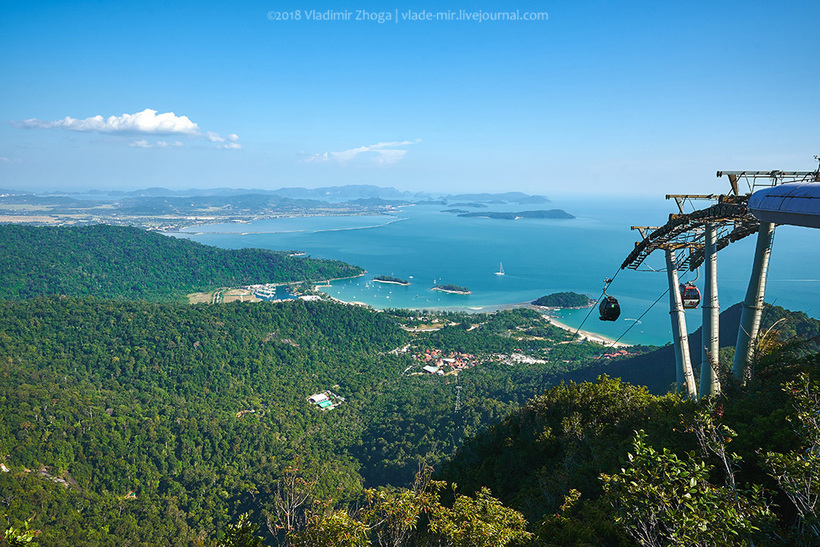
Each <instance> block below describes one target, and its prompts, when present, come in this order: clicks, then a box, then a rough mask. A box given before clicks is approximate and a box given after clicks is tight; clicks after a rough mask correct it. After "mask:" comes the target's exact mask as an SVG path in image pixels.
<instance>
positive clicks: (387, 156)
mask: <svg viewBox="0 0 820 547" xmlns="http://www.w3.org/2000/svg"><path fill="white" fill-rule="evenodd" d="M420 142H421V139H416V140H414V141H394V142H380V143H377V144H369V145H367V146H359V147H357V148H351V149H350V150H344V151H342V152H325V153H323V154H314V155H312V156H310V157H308V158H307V159H306V160H305V161H306V162H308V163H324V162H329V161H336V162H339V163H341V164H346V163H348V162H350V161H352V160H353V159H355V158H356V157H358V156H361V155H362V154H364V155H365V157H370V158H371V160H372V161H373V162H374V163H376V164H378V165H389V164H392V163H396V162H397V161H399V160H400V159H402V158H403V157H404V155H405V154H407V150H405V149H404V148H401V147H405V146H409V145H411V144H417V143H420Z"/></svg>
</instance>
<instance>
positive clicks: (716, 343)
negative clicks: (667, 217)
mask: <svg viewBox="0 0 820 547" xmlns="http://www.w3.org/2000/svg"><path fill="white" fill-rule="evenodd" d="M704 266H705V268H704V271H705V274H706V280H705V282H704V285H703V304H702V308H703V322H702V325H701V330H700V332H701V344H700V345H701V349H702V358H701V361H700V363H701V364H700V392H699V393H700V396H701V397H709V396H710V395H717V394H719V393H720V379H719V378H718V374H717V372H718V364H719V363H718V353H719V351H720V326H719V325H720V304H719V303H718V282H717V227H716V226H715V225H714V224H707V225H706V248H705V253H704Z"/></svg>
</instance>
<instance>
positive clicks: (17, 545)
mask: <svg viewBox="0 0 820 547" xmlns="http://www.w3.org/2000/svg"><path fill="white" fill-rule="evenodd" d="M32 519H34V517H29V518H28V519H26V521H25V522H23V525H22V527H20V528H17V527H15V526H9V527H8V528H6V531H5V533H4V534H3V538H0V539H5V540H6V542H7V543H8V544H9V547H26V546H34V545H37V542H36V541H34V538H36V537H37V536H38V535H40V530H32V529H31V521H32Z"/></svg>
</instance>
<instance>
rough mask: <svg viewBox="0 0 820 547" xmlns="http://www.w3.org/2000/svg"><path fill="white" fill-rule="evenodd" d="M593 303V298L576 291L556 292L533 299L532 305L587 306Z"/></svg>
mask: <svg viewBox="0 0 820 547" xmlns="http://www.w3.org/2000/svg"><path fill="white" fill-rule="evenodd" d="M593 304H595V301H594V300H593V299H591V298H590V297H588V296H587V295H585V294H578V293H577V292H556V293H552V294H549V295H547V296H542V297H541V298H539V299H538V300H534V301H533V305H535V306H544V307H547V308H588V307H590V306H592V305H593Z"/></svg>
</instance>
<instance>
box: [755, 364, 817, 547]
mask: <svg viewBox="0 0 820 547" xmlns="http://www.w3.org/2000/svg"><path fill="white" fill-rule="evenodd" d="M783 389H784V391H785V392H786V393H790V394H791V395H792V398H793V401H792V405H793V407H794V410H795V415H794V416H793V417H790V418H788V420H789V421H790V422H791V424H792V427H794V429H795V431H796V433H797V434H798V436H799V437H800V439H802V440H803V447H802V448H801V449H800V450H794V451H792V452H789V453H788V454H781V453H779V452H767V453H766V454H765V456H764V460H765V462H766V466H767V467H768V468H769V474H770V475H771V476H772V477H773V478H774V479H775V480H776V481H777V483H778V484H779V485H780V488H782V489H783V491H784V492H785V493H786V496H788V498H789V501H791V502H792V504H793V505H794V506H795V508H796V509H797V512H798V514H799V515H800V526H799V528H800V531H801V532H802V533H804V534H806V533H808V534H811V535H813V536H815V538H817V537H820V520H818V516H817V506H818V501H820V386H818V384H817V383H816V382H811V381H810V380H809V376H808V375H807V374H806V373H801V374H800V375H799V376H798V378H797V380H794V381H791V382H787V383H786V385H785V386H784V388H783Z"/></svg>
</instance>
